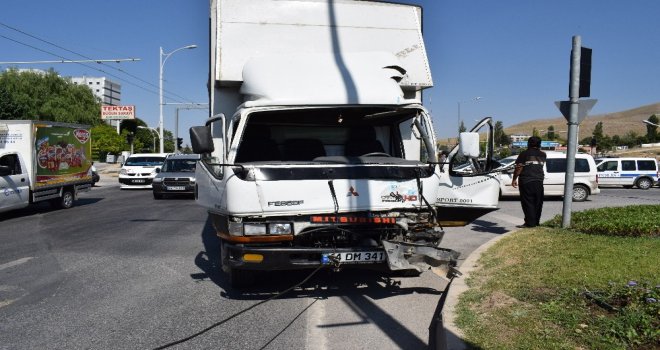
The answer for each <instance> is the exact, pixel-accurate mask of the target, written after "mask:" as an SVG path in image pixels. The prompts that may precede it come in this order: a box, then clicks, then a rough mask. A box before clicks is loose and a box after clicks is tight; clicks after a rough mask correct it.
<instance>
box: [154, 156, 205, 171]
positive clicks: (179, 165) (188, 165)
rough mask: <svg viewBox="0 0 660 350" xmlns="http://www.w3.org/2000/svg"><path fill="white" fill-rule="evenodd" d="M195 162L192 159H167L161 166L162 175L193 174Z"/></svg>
mask: <svg viewBox="0 0 660 350" xmlns="http://www.w3.org/2000/svg"><path fill="white" fill-rule="evenodd" d="M196 165H197V161H195V160H192V159H168V160H167V161H166V162H165V164H164V165H163V169H162V171H161V172H163V173H179V172H183V173H188V172H189V173H194V172H195V166H196Z"/></svg>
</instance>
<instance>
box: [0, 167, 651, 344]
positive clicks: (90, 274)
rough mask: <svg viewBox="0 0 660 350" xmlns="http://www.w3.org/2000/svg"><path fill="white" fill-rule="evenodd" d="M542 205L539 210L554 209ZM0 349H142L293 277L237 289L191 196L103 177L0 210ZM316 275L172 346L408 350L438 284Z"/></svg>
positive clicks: (259, 297) (465, 232) (497, 225)
mask: <svg viewBox="0 0 660 350" xmlns="http://www.w3.org/2000/svg"><path fill="white" fill-rule="evenodd" d="M638 203H654V204H657V203H660V189H658V188H653V189H651V190H648V191H642V190H635V189H631V190H624V189H607V190H604V191H603V193H602V194H601V195H599V196H594V197H591V200H590V201H588V202H584V203H574V204H573V209H574V210H581V209H584V208H592V207H599V206H605V205H627V204H638ZM561 204H562V202H561V200H560V199H558V200H549V201H546V203H545V207H544V213H543V218H544V219H546V218H550V217H552V216H554V215H555V214H558V213H560V212H561ZM0 220H2V221H0V225H1V227H2V229H1V230H0V241H1V242H2V244H1V245H0V319H1V320H2V322H0V349H31V348H38V349H62V348H85V349H106V348H113V349H149V348H155V347H158V346H161V345H164V344H167V343H169V342H172V341H176V340H178V339H182V338H185V337H187V336H190V335H192V334H195V333H196V332H199V331H201V330H203V329H205V328H207V327H210V326H213V325H216V324H217V323H219V322H221V321H223V320H225V319H227V318H228V317H230V316H231V315H234V314H235V313H237V312H239V311H241V310H244V309H246V308H249V307H251V306H254V305H255V304H256V303H258V302H260V301H264V300H266V299H267V298H269V297H271V296H273V295H275V294H277V293H278V292H279V291H282V290H285V289H286V288H288V287H289V286H291V285H294V284H296V283H298V282H299V281H301V280H302V279H304V278H305V277H306V274H305V273H293V274H292V273H272V274H268V275H265V276H262V278H261V279H260V283H259V285H258V286H257V287H254V288H252V289H250V290H247V291H245V292H238V291H235V290H233V289H231V288H230V287H229V285H228V281H227V280H226V278H225V276H224V274H222V273H219V272H218V258H219V257H218V251H217V243H218V242H217V239H216V238H215V236H214V234H213V230H212V228H211V227H210V225H209V223H208V222H207V220H206V213H205V211H204V209H203V208H201V207H198V206H197V205H195V203H194V201H192V200H191V199H186V198H181V199H168V200H161V201H156V200H154V199H153V198H152V196H151V192H150V191H120V190H119V189H118V187H117V184H116V178H112V177H109V176H107V175H104V176H103V178H102V181H101V183H100V186H98V187H95V188H94V189H93V190H92V191H91V192H88V193H84V194H83V195H82V196H81V198H80V199H79V200H78V202H77V204H76V206H75V207H74V208H71V209H69V210H51V209H50V208H49V207H48V205H47V204H44V205H39V206H36V207H33V208H30V209H25V210H20V211H14V212H12V213H10V215H4V216H3V217H0ZM520 223H522V211H521V209H520V204H519V202H518V201H515V200H506V201H503V202H501V209H500V210H499V211H497V212H494V213H491V214H489V215H486V216H484V217H483V218H482V219H480V220H478V221H477V222H475V223H474V224H473V225H470V226H469V227H466V228H448V229H447V230H446V232H447V233H446V236H445V240H444V245H445V246H448V247H449V248H452V249H456V250H459V251H460V252H461V253H462V258H465V257H467V255H468V254H469V253H470V252H471V251H472V250H473V249H475V248H476V247H478V246H479V245H481V244H482V243H484V242H486V241H487V240H489V239H491V238H493V237H496V236H497V235H501V234H503V233H505V232H508V231H510V230H512V229H514V226H515V225H516V224H520ZM386 282H387V281H386V280H384V279H382V278H379V277H378V276H373V275H372V274H365V273H355V272H350V271H343V272H340V273H331V272H330V271H324V270H322V271H321V272H319V273H318V274H317V275H316V276H314V277H313V278H312V279H311V280H310V281H309V282H308V283H306V284H305V285H304V288H298V289H296V290H294V291H293V292H291V293H289V294H287V295H285V296H284V297H282V298H279V299H275V300H272V301H268V302H266V303H264V304H262V305H258V306H256V307H254V308H253V309H252V310H250V311H247V312H245V313H243V314H241V315H239V316H237V317H235V318H233V319H230V320H228V321H226V322H224V323H222V324H219V325H217V326H216V327H213V328H211V329H210V330H209V331H207V332H205V333H204V334H201V335H200V336H198V337H196V338H194V339H192V340H190V341H188V342H185V343H183V344H180V345H177V346H175V347H173V348H176V349H204V348H209V349H210V348H213V349H262V348H265V349H292V348H293V349H361V348H365V349H366V348H370V349H371V348H379V349H400V348H403V349H421V348H425V347H426V345H427V341H428V327H429V324H430V322H431V317H432V315H433V311H434V309H435V307H436V304H437V302H438V300H439V297H440V294H441V292H442V290H443V288H444V281H442V280H441V279H440V278H439V277H438V276H436V275H435V274H433V273H431V272H428V273H424V274H423V275H422V276H420V277H418V278H400V279H395V282H399V283H400V284H398V285H389V284H387V283H386Z"/></svg>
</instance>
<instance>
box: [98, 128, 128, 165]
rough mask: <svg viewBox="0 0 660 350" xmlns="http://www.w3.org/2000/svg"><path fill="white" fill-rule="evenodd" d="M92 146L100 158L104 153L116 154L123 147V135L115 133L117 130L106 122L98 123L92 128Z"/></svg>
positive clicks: (124, 141)
mask: <svg viewBox="0 0 660 350" xmlns="http://www.w3.org/2000/svg"><path fill="white" fill-rule="evenodd" d="M91 132H92V148H93V149H95V150H97V151H98V153H99V157H100V159H101V160H104V159H105V155H107V154H108V153H109V154H114V155H117V154H119V152H121V151H122V150H123V149H124V144H125V143H126V138H125V136H124V137H122V136H121V135H119V134H117V130H116V129H115V128H114V127H112V126H110V125H107V124H100V125H97V126H95V127H93V128H92V130H91Z"/></svg>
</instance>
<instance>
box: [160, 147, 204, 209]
mask: <svg viewBox="0 0 660 350" xmlns="http://www.w3.org/2000/svg"><path fill="white" fill-rule="evenodd" d="M198 160H199V155H198V154H180V155H174V156H169V157H167V159H165V163H164V164H163V167H162V168H161V169H160V170H159V171H158V174H157V175H156V177H154V180H153V193H154V199H162V198H163V197H164V196H165V195H188V196H190V195H194V193H195V168H196V167H197V161H198Z"/></svg>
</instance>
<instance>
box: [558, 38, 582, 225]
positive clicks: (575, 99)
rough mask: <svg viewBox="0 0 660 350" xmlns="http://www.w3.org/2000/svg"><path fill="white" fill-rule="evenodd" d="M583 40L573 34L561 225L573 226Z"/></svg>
mask: <svg viewBox="0 0 660 350" xmlns="http://www.w3.org/2000/svg"><path fill="white" fill-rule="evenodd" d="M581 47H582V40H581V38H580V36H579V35H576V36H573V49H572V51H571V81H570V88H569V92H568V94H569V98H570V103H571V105H570V117H569V121H568V123H567V125H568V143H567V150H566V151H567V152H566V177H565V181H564V184H565V185H564V207H563V210H562V219H561V227H562V228H569V227H571V205H572V204H573V174H574V173H575V154H576V153H577V130H578V129H577V128H578V108H579V104H580V101H579V91H580V54H581V52H580V48H581Z"/></svg>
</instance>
